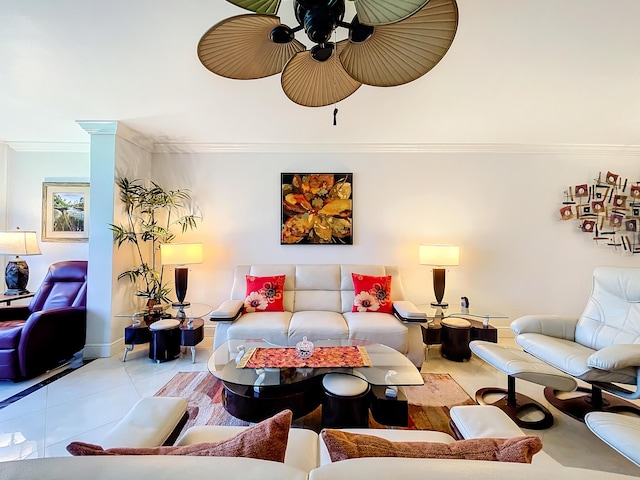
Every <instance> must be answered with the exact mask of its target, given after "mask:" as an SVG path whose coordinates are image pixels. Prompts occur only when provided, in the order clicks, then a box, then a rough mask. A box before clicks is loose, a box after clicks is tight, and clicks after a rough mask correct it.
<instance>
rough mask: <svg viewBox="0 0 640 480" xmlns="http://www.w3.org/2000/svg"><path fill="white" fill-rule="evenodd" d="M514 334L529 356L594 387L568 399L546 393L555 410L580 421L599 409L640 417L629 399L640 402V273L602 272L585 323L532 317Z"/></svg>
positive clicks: (516, 325)
mask: <svg viewBox="0 0 640 480" xmlns="http://www.w3.org/2000/svg"><path fill="white" fill-rule="evenodd" d="M511 329H512V330H513V331H514V332H515V334H516V343H517V344H518V345H520V346H521V347H522V348H523V349H524V350H525V351H526V352H528V353H530V354H531V355H533V356H535V357H537V358H539V359H540V360H542V361H544V362H546V363H548V364H549V365H551V366H553V367H555V368H557V369H559V370H562V371H563V372H565V373H567V374H569V375H571V376H573V377H575V378H577V379H580V380H583V381H585V382H587V383H590V384H591V388H590V389H589V388H584V387H581V388H579V389H578V391H579V392H581V395H579V396H574V395H572V396H569V397H567V398H559V396H558V395H556V391H555V390H554V389H553V388H551V387H547V388H545V392H544V393H545V397H546V399H547V400H548V401H549V403H551V404H552V405H553V406H555V407H556V408H558V409H559V410H561V411H563V412H565V413H567V414H569V415H571V416H573V417H574V418H577V419H579V420H583V419H584V416H585V414H586V413H588V412H590V411H594V410H596V411H629V412H634V413H636V414H638V415H640V408H638V407H637V406H636V405H634V404H633V403H631V402H627V401H625V400H623V399H629V400H634V399H638V398H640V388H639V386H640V374H639V371H640V268H624V267H598V268H596V269H595V270H594V272H593V286H592V291H591V296H590V298H589V300H588V302H587V306H586V308H585V310H584V312H583V313H582V315H581V316H580V317H579V318H570V317H564V316H553V315H544V316H536V315H527V316H524V317H520V318H518V319H516V320H514V321H513V322H512V323H511ZM620 384H623V385H633V386H634V387H631V388H628V387H622V386H620ZM603 390H604V391H606V392H609V393H612V394H614V395H615V396H613V395H608V394H606V393H603ZM619 397H622V398H619Z"/></svg>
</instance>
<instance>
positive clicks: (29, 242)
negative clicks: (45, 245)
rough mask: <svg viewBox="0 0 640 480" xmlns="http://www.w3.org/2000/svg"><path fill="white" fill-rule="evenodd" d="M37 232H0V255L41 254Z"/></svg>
mask: <svg viewBox="0 0 640 480" xmlns="http://www.w3.org/2000/svg"><path fill="white" fill-rule="evenodd" d="M41 254H42V252H41V251H40V247H39V246H38V237H37V235H36V232H29V231H26V230H25V231H23V230H14V231H10V232H0V255H41Z"/></svg>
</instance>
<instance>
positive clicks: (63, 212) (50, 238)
mask: <svg viewBox="0 0 640 480" xmlns="http://www.w3.org/2000/svg"><path fill="white" fill-rule="evenodd" d="M42 241H43V242H87V241H89V183H86V182H44V183H43V184H42Z"/></svg>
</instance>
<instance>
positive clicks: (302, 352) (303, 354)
mask: <svg viewBox="0 0 640 480" xmlns="http://www.w3.org/2000/svg"><path fill="white" fill-rule="evenodd" d="M296 353H297V354H298V356H299V357H300V358H304V359H305V360H306V359H307V358H309V357H310V356H311V355H313V342H310V341H309V340H307V337H302V341H300V342H298V343H296Z"/></svg>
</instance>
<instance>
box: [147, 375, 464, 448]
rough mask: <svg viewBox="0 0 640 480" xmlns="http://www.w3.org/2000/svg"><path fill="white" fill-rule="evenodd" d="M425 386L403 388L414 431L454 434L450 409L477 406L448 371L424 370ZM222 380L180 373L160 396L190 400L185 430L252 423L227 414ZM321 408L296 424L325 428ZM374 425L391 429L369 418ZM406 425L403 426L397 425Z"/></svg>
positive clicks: (371, 425)
mask: <svg viewBox="0 0 640 480" xmlns="http://www.w3.org/2000/svg"><path fill="white" fill-rule="evenodd" d="M422 378H423V379H424V385H422V386H419V387H403V388H404V390H405V392H406V393H407V398H408V400H409V426H408V427H407V428H408V429H411V430H437V431H440V432H445V433H448V434H450V435H452V434H453V432H452V431H451V428H450V427H449V420H450V417H449V409H450V408H451V407H453V406H454V405H473V404H474V403H475V402H474V401H473V400H471V398H470V397H469V395H467V393H466V392H465V391H464V390H463V389H462V387H461V386H460V385H458V383H457V382H456V381H455V380H454V379H453V378H452V377H451V376H450V375H448V374H446V373H423V374H422ZM221 395H222V382H220V381H218V380H217V379H216V378H215V377H214V376H213V375H211V374H210V373H209V372H179V373H177V374H176V375H175V376H174V377H173V378H172V379H171V380H170V381H169V382H168V383H167V384H166V385H165V386H164V387H162V388H161V389H160V390H159V391H158V393H156V396H165V397H184V398H186V399H187V400H188V401H189V420H188V421H187V424H186V425H185V427H184V429H183V431H185V430H187V429H188V428H189V427H192V426H195V425H250V424H249V423H248V422H245V421H243V420H240V419H238V418H235V417H233V416H231V415H230V414H228V413H227V411H226V410H225V409H224V408H223V406H222V403H221V402H222V397H221ZM321 408H322V407H318V408H317V409H316V410H314V411H313V412H311V413H310V414H309V415H306V416H305V417H302V418H299V419H296V420H294V422H293V424H294V426H295V427H301V428H309V429H312V430H315V431H317V432H319V431H320V429H321V426H320V424H321V415H322V411H321ZM369 426H370V427H371V428H388V427H386V426H384V425H380V424H378V423H377V422H376V421H375V420H373V418H371V417H370V418H369ZM397 428H402V427H397Z"/></svg>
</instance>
